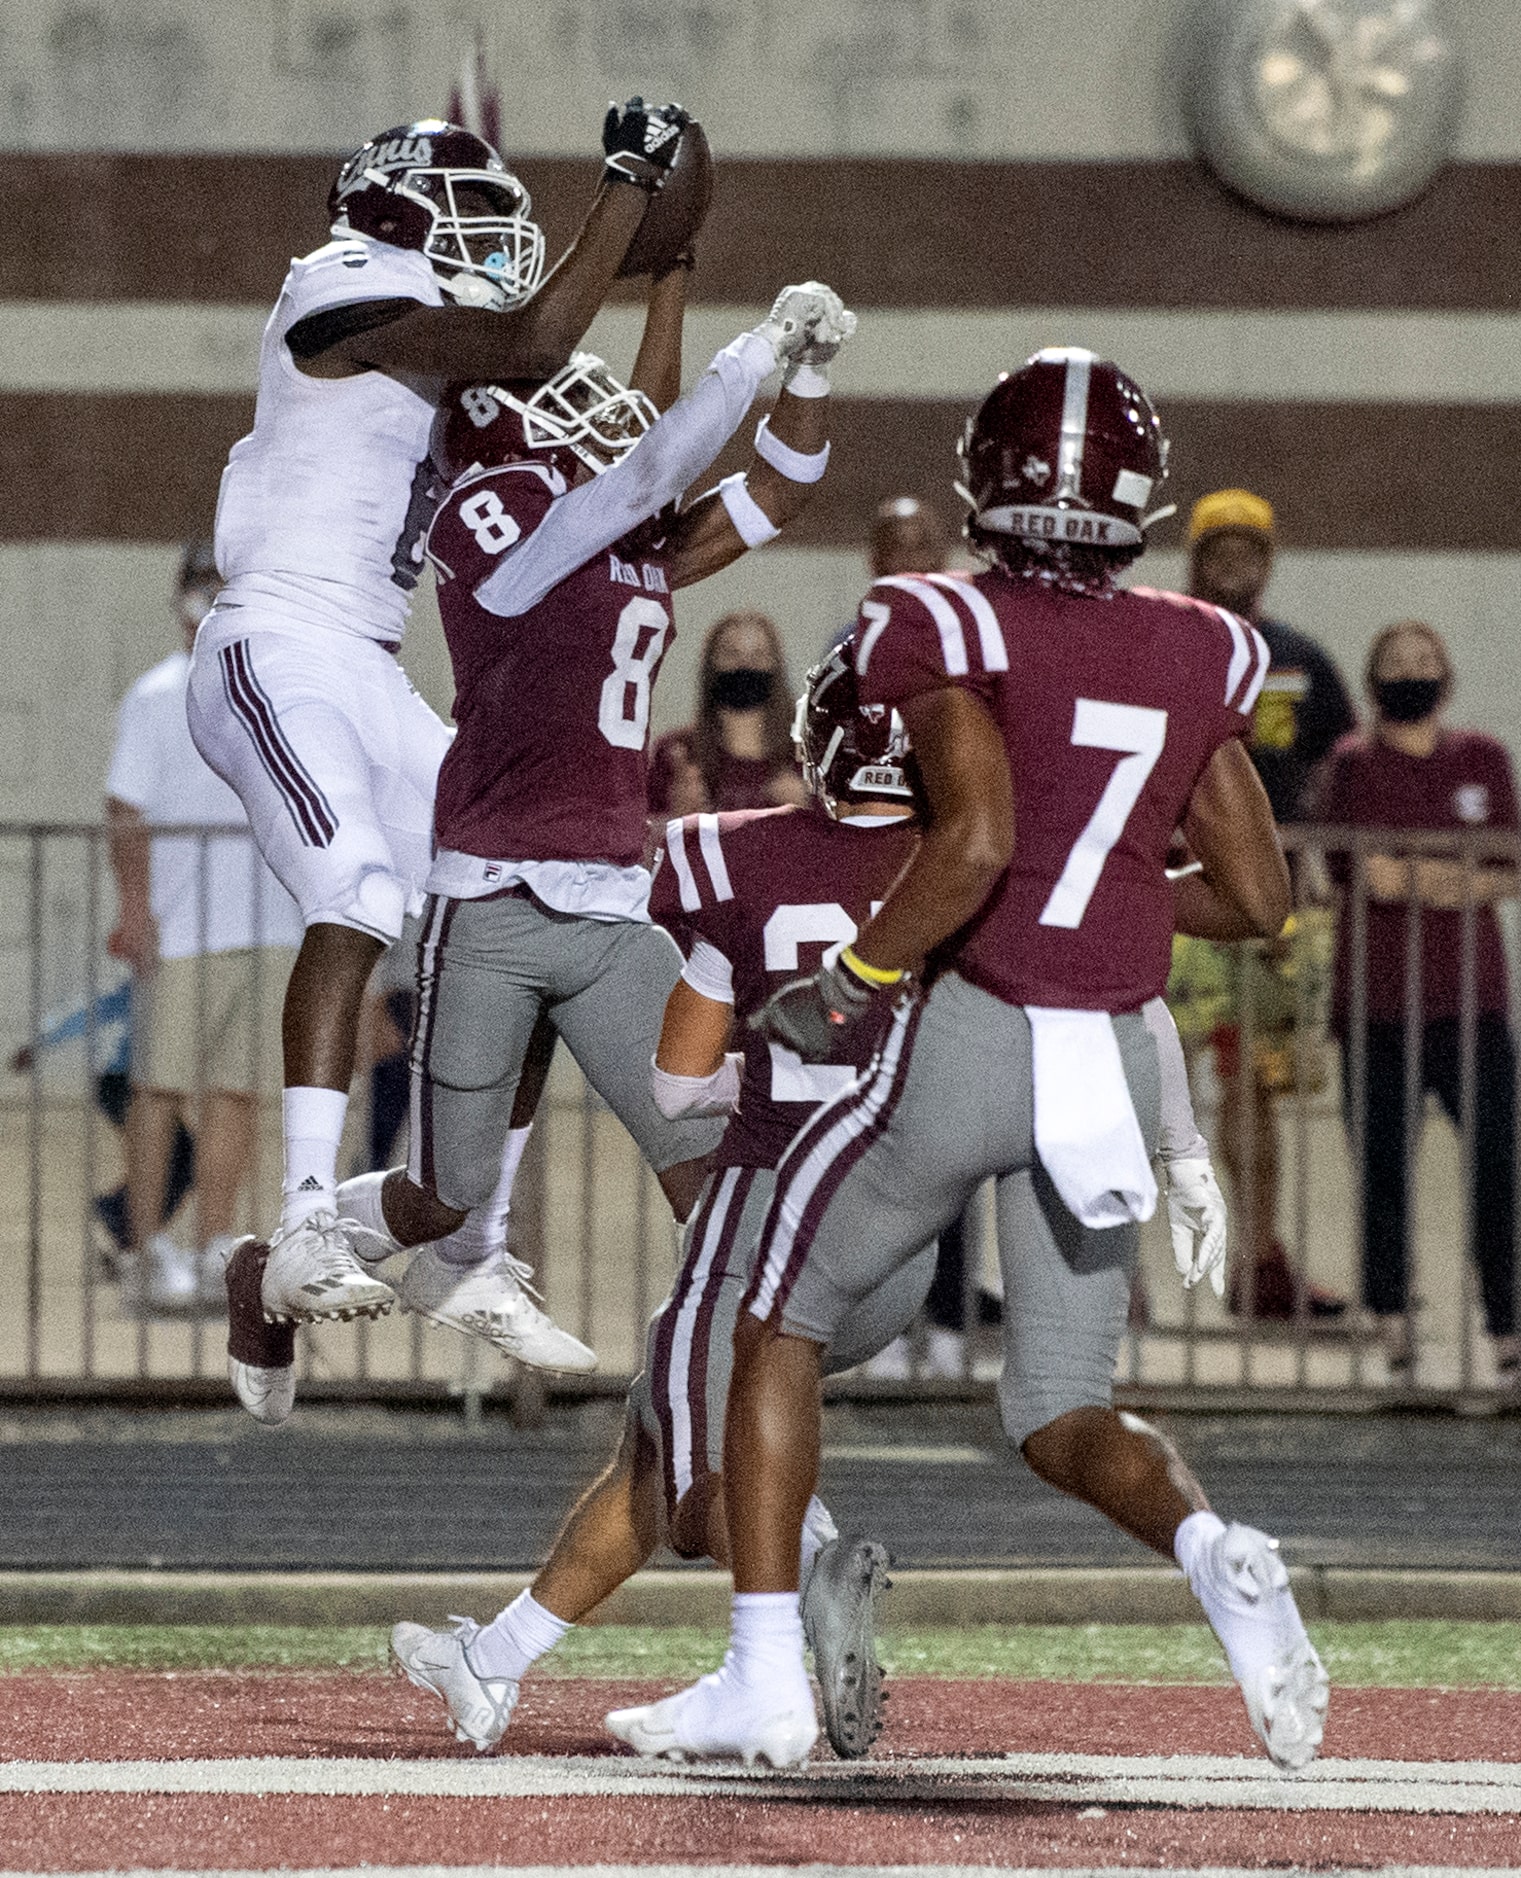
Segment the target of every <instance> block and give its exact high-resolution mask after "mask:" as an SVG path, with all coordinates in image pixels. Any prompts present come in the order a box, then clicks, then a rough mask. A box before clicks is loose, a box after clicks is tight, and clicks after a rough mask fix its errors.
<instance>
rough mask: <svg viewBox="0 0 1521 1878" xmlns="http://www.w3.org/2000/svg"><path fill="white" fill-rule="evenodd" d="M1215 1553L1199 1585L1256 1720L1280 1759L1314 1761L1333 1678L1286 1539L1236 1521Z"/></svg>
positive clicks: (1285, 1763) (1282, 1763)
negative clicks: (1311, 1627)
mask: <svg viewBox="0 0 1521 1878" xmlns="http://www.w3.org/2000/svg"><path fill="white" fill-rule="evenodd" d="M1209 1554H1210V1557H1209V1560H1208V1566H1207V1583H1206V1584H1205V1585H1204V1586H1200V1585H1197V1584H1196V1585H1195V1586H1194V1590H1195V1593H1196V1594H1197V1595H1198V1597H1199V1601H1200V1602H1201V1603H1202V1604H1203V1606H1204V1611H1205V1615H1206V1616H1207V1617H1208V1618H1209V1621H1210V1626H1211V1628H1212V1629H1213V1630H1214V1632H1215V1635H1216V1636H1217V1637H1218V1638H1219V1639H1220V1642H1221V1645H1222V1646H1223V1648H1224V1650H1225V1654H1226V1659H1227V1661H1228V1662H1229V1663H1230V1666H1231V1674H1232V1675H1233V1676H1234V1677H1235V1678H1236V1681H1237V1684H1238V1685H1239V1686H1240V1689H1241V1694H1242V1697H1243V1699H1244V1700H1245V1702H1246V1712H1247V1715H1248V1716H1249V1717H1250V1719H1251V1724H1252V1727H1253V1728H1254V1729H1255V1730H1256V1731H1257V1735H1258V1738H1259V1739H1260V1740H1261V1742H1262V1745H1263V1746H1264V1747H1265V1748H1266V1749H1267V1751H1268V1753H1269V1755H1270V1756H1271V1757H1272V1759H1273V1761H1274V1763H1275V1764H1276V1765H1277V1766H1279V1767H1284V1768H1288V1769H1290V1770H1297V1769H1298V1768H1301V1767H1308V1766H1309V1764H1310V1762H1311V1761H1313V1760H1314V1758H1315V1753H1316V1750H1317V1749H1318V1748H1319V1746H1320V1743H1321V1738H1322V1736H1323V1735H1324V1734H1325V1730H1326V1709H1327V1707H1328V1706H1329V1704H1330V1697H1331V1679H1330V1677H1329V1676H1327V1674H1326V1671H1325V1666H1324V1664H1323V1663H1322V1662H1321V1660H1320V1657H1319V1656H1318V1655H1317V1654H1316V1650H1315V1646H1314V1644H1313V1643H1311V1641H1310V1639H1309V1636H1308V1634H1307V1632H1306V1630H1305V1627H1304V1620H1303V1618H1301V1617H1300V1615H1299V1607H1298V1605H1297V1604H1296V1603H1295V1602H1294V1593H1293V1592H1292V1591H1291V1590H1290V1589H1289V1573H1288V1567H1287V1566H1286V1565H1285V1564H1284V1562H1283V1560H1282V1559H1281V1558H1280V1557H1279V1556H1278V1541H1277V1540H1276V1539H1270V1538H1269V1537H1268V1536H1267V1534H1266V1533H1264V1532H1258V1531H1257V1530H1256V1529H1255V1528H1254V1527H1251V1526H1242V1525H1239V1524H1232V1525H1229V1526H1227V1527H1225V1529H1224V1530H1223V1531H1222V1532H1219V1533H1217V1534H1216V1535H1215V1537H1214V1539H1213V1540H1212V1541H1211V1542H1210V1545H1209ZM1201 1575H1203V1574H1201Z"/></svg>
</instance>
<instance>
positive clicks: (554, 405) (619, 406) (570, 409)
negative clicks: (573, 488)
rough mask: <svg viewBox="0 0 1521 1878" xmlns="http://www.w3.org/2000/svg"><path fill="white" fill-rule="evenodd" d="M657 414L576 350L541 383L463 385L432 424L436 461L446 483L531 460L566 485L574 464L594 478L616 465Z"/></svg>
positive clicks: (639, 395)
mask: <svg viewBox="0 0 1521 1878" xmlns="http://www.w3.org/2000/svg"><path fill="white" fill-rule="evenodd" d="M658 415H659V413H658V412H657V411H656V409H655V407H654V405H653V404H652V403H651V402H650V400H649V399H648V398H647V397H646V396H645V394H644V393H643V392H642V391H635V390H634V389H632V387H630V386H628V385H625V384H622V383H620V382H619V380H618V379H616V378H614V376H613V374H612V373H611V372H610V371H609V370H608V368H607V366H606V365H605V364H604V363H603V361H602V360H601V359H599V358H598V357H597V356H596V354H595V353H592V352H573V353H572V354H571V356H570V361H569V363H568V364H567V365H564V366H562V367H561V369H560V370H559V371H558V372H556V373H555V375H554V377H553V378H547V379H545V380H544V382H543V383H542V384H539V383H536V382H534V381H533V380H532V379H528V380H524V381H521V382H516V383H513V384H508V385H465V386H463V387H461V388H459V389H458V390H456V391H454V392H452V393H451V394H450V395H449V396H448V397H447V398H446V399H445V400H444V403H443V406H442V408H441V409H440V411H439V414H438V417H437V418H436V419H435V420H434V425H433V461H434V465H435V467H436V468H437V470H438V472H439V474H440V475H441V476H442V477H443V478H444V480H445V481H446V482H449V483H456V482H458V481H459V479H460V477H461V476H464V475H467V474H468V473H469V472H470V471H471V470H474V469H487V468H494V467H495V466H496V465H497V464H499V463H519V462H521V461H522V460H523V459H524V458H525V457H532V458H534V459H535V460H536V461H538V462H541V463H547V464H549V465H550V466H551V467H552V468H554V469H557V470H558V471H559V472H560V474H561V475H562V476H564V477H565V479H566V481H567V482H574V481H576V479H577V471H576V465H577V464H578V463H581V464H585V465H586V467H587V468H588V469H590V470H592V471H593V472H594V473H595V474H597V475H600V474H601V473H602V471H603V470H605V469H607V468H609V467H610V465H612V464H614V463H616V462H617V461H618V459H619V457H621V456H624V455H626V454H627V452H628V451H630V450H632V449H633V447H634V445H635V444H636V443H637V442H638V441H639V439H640V438H641V437H642V436H643V435H644V433H645V432H646V431H647V430H648V429H649V427H650V425H651V424H653V423H654V421H655V419H656V417H657V416H658Z"/></svg>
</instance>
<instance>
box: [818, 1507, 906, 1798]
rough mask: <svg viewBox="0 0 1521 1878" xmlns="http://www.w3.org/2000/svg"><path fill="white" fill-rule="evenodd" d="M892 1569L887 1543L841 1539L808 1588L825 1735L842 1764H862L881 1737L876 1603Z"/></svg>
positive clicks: (823, 1557) (821, 1558)
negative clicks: (888, 1569)
mask: <svg viewBox="0 0 1521 1878" xmlns="http://www.w3.org/2000/svg"><path fill="white" fill-rule="evenodd" d="M891 1562H892V1561H891V1560H890V1559H889V1557H888V1555H887V1547H886V1546H885V1545H883V1544H882V1543H881V1541H880V1540H877V1539H861V1538H840V1537H839V1536H838V1534H837V1535H836V1536H835V1537H834V1538H833V1539H831V1540H830V1541H829V1543H828V1544H827V1545H826V1546H824V1547H823V1549H822V1550H821V1551H820V1552H819V1554H818V1556H817V1557H816V1558H815V1559H814V1561H813V1565H812V1568H811V1569H810V1571H809V1573H808V1582H807V1583H806V1584H805V1585H804V1587H803V1594H802V1598H801V1611H802V1618H803V1635H804V1636H805V1637H806V1638H807V1641H808V1647H809V1649H810V1650H812V1651H813V1669H814V1674H815V1675H816V1676H817V1677H818V1683H819V1698H820V1700H821V1702H822V1704H823V1708H824V1729H825V1732H826V1733H827V1734H828V1736H829V1745H830V1746H831V1747H832V1748H833V1749H834V1751H835V1753H836V1754H838V1755H839V1756H840V1758H841V1759H842V1760H847V1761H853V1760H857V1759H859V1758H860V1756H861V1755H863V1754H865V1753H867V1752H868V1751H869V1750H870V1748H871V1744H872V1742H873V1741H875V1740H876V1738H877V1736H878V1735H879V1734H881V1732H882V1719H883V1716H882V1669H881V1665H880V1664H879V1663H878V1662H877V1603H878V1600H879V1599H880V1598H881V1596H882V1593H883V1592H884V1591H886V1590H887V1589H888V1587H889V1586H890V1584H891V1583H892V1580H891V1579H890V1578H889V1577H888V1576H887V1568H888V1566H889V1565H890V1564H891Z"/></svg>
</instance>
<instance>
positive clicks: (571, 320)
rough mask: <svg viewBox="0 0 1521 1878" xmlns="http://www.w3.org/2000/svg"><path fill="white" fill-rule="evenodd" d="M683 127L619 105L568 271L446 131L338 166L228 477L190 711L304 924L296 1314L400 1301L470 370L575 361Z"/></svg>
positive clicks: (280, 1282)
mask: <svg viewBox="0 0 1521 1878" xmlns="http://www.w3.org/2000/svg"><path fill="white" fill-rule="evenodd" d="M685 122H686V118H685V114H684V113H683V112H681V111H680V109H679V108H678V107H676V106H661V107H651V106H646V105H645V104H644V103H643V101H642V100H640V99H631V100H630V101H629V103H628V104H626V105H622V106H614V107H613V108H612V109H610V110H609V112H608V114H607V120H606V123H605V125H604V128H603V149H604V152H605V154H606V158H607V163H606V168H605V170H604V180H603V183H602V185H601V186H600V187H599V191H598V194H597V196H596V198H595V200H594V202H593V205H592V208H591V212H590V214H589V216H588V218H587V220H586V223H585V225H584V226H583V228H582V231H581V234H580V236H579V237H578V239H577V241H576V244H575V246H574V247H573V248H572V249H571V251H570V252H569V253H568V254H567V256H566V257H565V259H564V260H563V261H562V262H561V264H560V265H559V266H558V267H557V268H556V269H555V271H554V272H553V273H552V274H551V276H550V277H549V279H548V280H547V281H545V282H544V283H543V285H542V286H541V285H540V278H541V275H542V271H543V252H544V240H543V235H542V232H541V231H540V229H539V228H538V226H537V225H536V224H535V223H534V221H533V220H532V218H531V215H530V212H529V211H530V203H529V198H528V194H527V191H526V190H525V189H524V188H523V186H522V185H521V183H519V182H518V180H517V178H516V177H514V176H513V175H512V174H511V173H510V172H509V171H508V170H507V168H506V166H505V165H504V164H503V162H502V159H501V158H500V157H499V156H498V155H497V153H496V151H495V150H493V149H492V148H491V146H490V145H489V144H488V143H486V142H485V141H484V140H483V139H481V138H479V137H476V136H474V135H473V134H472V133H471V132H469V131H465V130H461V129H460V128H458V127H457V126H455V125H451V124H446V123H443V122H441V121H437V120H424V121H421V122H418V123H414V124H411V125H407V126H404V127H402V128H399V129H396V130H393V131H388V132H385V133H383V134H382V135H381V136H379V137H377V138H374V139H372V140H371V141H370V142H369V143H367V144H366V145H365V146H364V147H363V149H361V150H360V151H358V152H357V153H356V154H355V155H354V156H353V157H351V158H350V159H349V161H348V162H347V163H346V164H345V165H344V167H343V169H342V171H341V172H340V173H339V176H338V179H337V181H336V182H335V184H334V185H333V189H332V192H331V194H330V196H329V199H328V206H329V211H330V213H331V215H332V218H333V239H332V240H331V241H330V242H329V243H327V244H326V245H325V246H324V247H322V248H319V249H318V250H317V251H316V252H315V253H313V254H310V255H307V256H305V257H304V258H302V259H298V260H296V261H294V262H293V263H292V265H291V269H290V272H289V274H288V275H287V276H286V280H285V284H284V287H283V288H282V290H281V293H280V297H279V300H278V301H277V302H276V305H275V309H274V312H273V313H272V314H271V315H270V318H269V322H268V324H267V325H266V327H265V331H264V340H263V346H262V350H261V355H260V363H259V391H258V401H257V405H256V408H255V415H254V427H253V430H252V432H251V433H250V434H249V435H248V436H247V437H245V438H243V439H242V440H241V442H239V443H238V444H236V445H235V446H234V447H233V450H232V454H231V457H230V459H229V461H228V464H227V468H226V471H225V472H224V474H223V478H222V488H221V496H220V500H219V503H218V508H217V525H216V552H217V563H218V566H219V568H220V570H221V572H222V574H223V576H224V578H225V580H226V585H225V587H224V588H223V590H222V593H221V595H220V598H219V600H218V604H217V606H216V608H215V610H214V611H213V612H212V613H211V615H210V616H209V617H208V619H207V620H206V622H205V623H204V625H203V626H202V628H201V631H200V634H199V636H198V639H197V643H196V649H195V657H194V665H193V669H192V673H191V680H190V694H189V715H190V724H191V730H192V734H193V736H194V739H195V742H196V745H197V747H198V748H199V750H200V751H201V753H202V755H203V756H204V757H205V758H206V760H207V762H208V763H209V764H210V765H211V767H212V768H213V769H214V770H216V771H217V773H218V774H219V775H221V776H223V777H224V778H225V779H226V781H227V782H228V783H230V784H231V786H232V787H233V788H234V789H235V790H236V791H237V793H238V795H239V796H240V797H241V798H242V801H243V804H244V807H245V808H246V810H247V812H248V818H249V821H250V823H251V824H252V827H253V831H254V835H255V839H256V840H257V842H258V845H259V848H260V850H261V852H262V853H263V855H264V857H265V859H266V860H267V861H268V862H269V864H270V866H271V868H272V869H273V871H274V872H275V874H276V875H277V876H278V877H279V879H280V880H281V882H282V883H283V884H284V886H285V887H286V888H287V889H288V890H289V891H290V893H291V894H292V896H293V897H294V898H295V899H296V901H297V903H298V904H299V906H300V908H301V912H302V915H303V920H304V924H305V929H306V930H305V939H304V942H303V944H302V946H301V949H300V952H299V955H298V957H297V960H296V964H295V967H294V969H293V971H292V974H291V979H290V984H289V987H288V989H287V993H286V1000H285V1013H284V1054H285V1097H284V1133H285V1174H284V1202H283V1207H282V1214H281V1223H280V1230H279V1232H278V1233H277V1234H276V1236H275V1238H274V1240H273V1242H272V1247H271V1251H270V1254H269V1260H268V1263H267V1265H266V1266H265V1269H264V1276H263V1285H262V1292H263V1304H264V1309H265V1312H266V1314H267V1315H268V1316H270V1317H272V1318H278V1319H282V1320H284V1319H291V1320H296V1321H313V1320H315V1319H318V1318H324V1317H334V1316H344V1317H348V1316H353V1315H356V1314H361V1313H363V1314H371V1315H374V1314H378V1313H379V1312H381V1311H383V1310H385V1309H386V1308H388V1307H389V1305H390V1304H391V1303H392V1302H393V1293H392V1292H391V1290H390V1287H389V1286H387V1285H386V1284H385V1283H383V1282H382V1281H381V1280H380V1279H379V1278H378V1277H376V1276H375V1275H374V1274H373V1273H372V1272H370V1271H369V1270H367V1269H366V1268H365V1267H364V1266H363V1265H362V1264H360V1263H359V1262H358V1261H357V1260H356V1259H355V1258H354V1256H353V1250H352V1247H353V1239H354V1230H355V1229H354V1228H353V1227H352V1226H350V1225H349V1224H348V1223H346V1222H344V1221H342V1220H341V1219H340V1218H339V1216H338V1209H337V1204H336V1160H337V1151H338V1143H339V1137H340V1134H341V1131H342V1127H343V1120H344V1114H345V1110H346V1106H347V1101H348V1086H349V1079H350V1076H351V1075H352V1072H353V1062H354V1043H355V1031H356V1026H357V1021H358V1013H359V1006H360V1000H361V997H362V995H363V991H364V987H365V983H366V981H367V980H368V978H369V975H370V971H371V968H372V967H373V965H374V963H375V960H376V959H377V958H378V956H379V955H380V952H381V951H382V949H383V948H384V947H385V946H386V945H388V944H390V943H391V942H392V941H393V940H395V938H396V937H397V935H398V934H399V933H400V931H401V926H402V916H403V914H404V912H405V911H406V908H407V905H408V902H409V900H411V899H412V898H413V897H414V896H415V895H417V893H418V890H419V889H420V887H421V885H422V882H423V879H424V877H425V875H426V873H427V870H428V865H429V859H430V837H431V828H432V815H433V793H434V784H435V781H436V778H437V774H438V767H439V764H440V762H441V761H442V759H443V754H444V750H445V748H446V747H447V744H448V739H449V732H448V730H447V729H446V727H445V726H444V724H443V723H442V722H441V721H440V720H439V718H437V717H436V716H435V715H434V713H433V712H432V711H431V710H429V709H428V707H427V706H426V705H425V704H424V703H423V702H422V700H421V699H420V698H419V697H418V696H417V694H416V693H415V692H414V691H413V690H412V688H411V686H410V684H409V683H408V682H407V679H406V677H405V675H404V674H403V672H402V671H401V668H400V667H399V666H398V665H397V663H396V659H395V653H396V651H397V647H398V644H399V642H400V640H401V637H402V633H403V631H404V630H405V626H406V619H407V612H408V609H409V607H410V604H411V594H412V590H413V588H414V587H415V586H416V584H417V579H418V575H419V572H420V570H421V565H422V541H423V537H424V535H425V533H426V530H427V526H428V523H429V521H430V520H431V519H432V515H433V510H434V507H435V505H436V502H437V498H438V496H439V494H441V490H439V489H437V488H436V487H435V486H434V483H433V472H432V469H431V464H430V458H429V434H430V431H431V428H432V424H433V420H434V416H435V413H436V411H437V409H438V406H439V403H440V401H441V399H442V397H443V395H444V392H445V389H446V387H447V386H448V385H450V384H451V383H459V382H461V381H466V382H478V381H483V380H484V381H490V380H494V379H503V378H506V379H515V378H524V377H534V378H544V377H548V376H550V375H551V374H553V373H554V372H556V371H558V370H559V369H560V368H561V367H562V366H563V365H564V364H565V362H566V360H567V358H568V356H569V354H570V352H571V350H572V348H573V346H574V345H575V343H576V342H577V341H578V340H579V339H580V337H581V336H582V334H583V333H584V332H585V330H586V328H587V326H588V325H589V324H590V323H591V320H592V318H593V317H594V315H595V313H596V311H597V308H598V307H599V305H600V304H601V301H602V299H603V296H604V295H605V293H606V291H607V288H608V286H609V285H610V283H611V281H612V278H613V275H614V273H615V271H616V270H617V268H618V266H619V263H620V262H621V261H622V258H623V255H624V253H625V251H626V250H627V248H628V244H629V242H630V241H631V239H632V238H633V235H634V233H635V231H636V230H637V228H638V226H639V223H640V221H641V219H642V217H643V215H644V212H645V209H646V207H647V206H648V203H649V200H650V196H651V194H652V193H653V192H655V191H657V190H658V189H659V188H660V186H661V184H662V182H663V180H664V178H665V176H666V174H667V173H668V171H669V169H670V166H671V164H672V162H673V161H674V159H675V156H676V153H677V150H678V148H679V145H680V141H681V134H682V127H683V125H684V124H685ZM630 185H632V186H630ZM235 1368H236V1366H235ZM236 1380H237V1378H236V1373H235V1374H234V1381H235V1383H236Z"/></svg>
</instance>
